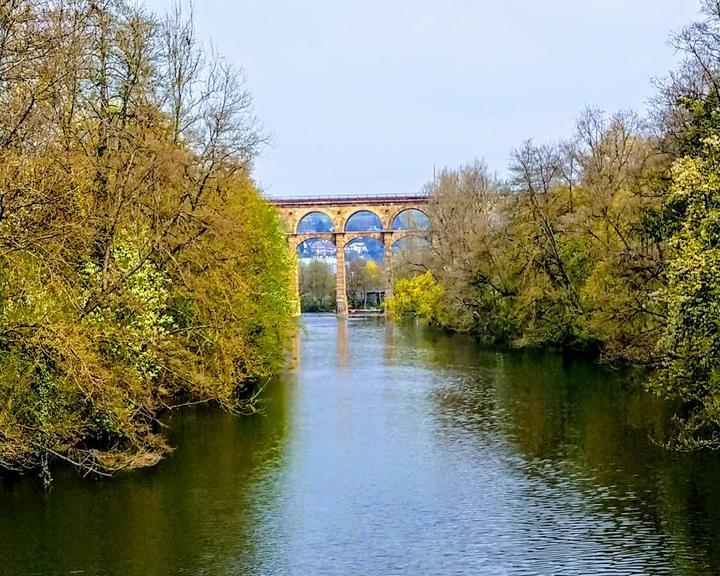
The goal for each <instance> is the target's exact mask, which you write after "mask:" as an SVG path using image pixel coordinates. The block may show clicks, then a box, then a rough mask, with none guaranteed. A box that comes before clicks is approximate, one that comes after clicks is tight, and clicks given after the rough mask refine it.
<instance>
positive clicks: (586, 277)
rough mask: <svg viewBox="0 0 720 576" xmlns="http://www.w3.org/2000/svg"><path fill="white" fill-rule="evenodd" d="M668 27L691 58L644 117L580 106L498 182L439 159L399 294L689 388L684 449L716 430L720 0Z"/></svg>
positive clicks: (675, 390)
mask: <svg viewBox="0 0 720 576" xmlns="http://www.w3.org/2000/svg"><path fill="white" fill-rule="evenodd" d="M702 14H703V19H702V21H700V22H697V23H695V24H693V25H691V26H688V27H687V28H685V29H683V30H682V31H681V32H680V33H679V34H677V35H676V36H675V37H674V38H673V41H674V45H675V47H676V48H677V49H678V50H679V51H680V52H681V53H682V54H684V56H685V58H684V60H683V62H682V64H681V66H680V67H679V69H678V70H676V71H674V72H673V73H671V74H670V75H669V76H668V77H667V78H666V79H665V80H663V81H661V82H659V84H660V89H659V94H658V96H657V98H656V100H655V102H654V105H653V107H652V110H651V112H650V113H649V114H648V116H647V117H641V116H639V115H638V114H635V113H633V112H620V113H617V114H614V115H610V116H608V115H606V114H603V113H602V112H600V111H598V110H593V109H590V110H586V111H585V112H583V113H582V114H581V115H580V117H579V119H578V121H577V126H576V131H575V134H574V136H573V137H572V138H571V139H570V140H568V141H564V142H561V143H559V144H552V145H538V144H535V143H533V142H532V141H528V142H526V143H524V144H523V145H522V146H521V147H519V148H518V149H516V150H515V151H514V152H513V154H512V158H511V161H510V177H509V178H508V180H507V181H504V182H499V181H496V180H495V179H493V178H492V177H491V176H490V175H489V173H488V171H487V170H486V168H485V166H484V165H483V164H481V163H475V164H471V165H468V166H465V167H462V168H460V169H457V170H445V171H443V172H442V173H441V174H440V175H439V176H438V177H437V178H436V179H435V180H434V181H433V182H431V183H429V184H428V185H427V191H428V192H429V194H430V196H431V202H430V207H429V216H430V219H431V223H432V234H431V242H430V247H429V248H428V249H427V250H426V251H425V252H424V253H423V255H422V257H423V259H422V266H423V268H424V269H425V270H427V272H425V273H424V274H420V275H415V276H411V277H408V278H403V279H399V280H398V281H397V283H396V285H395V298H394V299H393V301H392V302H391V303H390V304H389V308H390V311H391V312H392V313H393V314H395V315H396V316H404V315H417V316H420V317H422V318H424V319H425V320H427V321H430V322H434V323H436V324H439V325H442V326H445V327H448V328H450V329H453V330H459V331H466V332H472V333H475V334H478V335H479V336H481V337H482V338H485V339H487V340H490V341H495V342H505V343H511V344H513V345H516V346H521V347H555V348H560V349H568V350H579V351H586V352H592V353H597V354H599V355H601V356H602V358H603V359H605V360H606V361H609V362H615V363H618V362H632V363H637V364H643V365H647V366H649V367H651V368H653V376H652V377H651V379H650V382H649V384H648V386H649V387H650V388H651V389H652V390H654V391H656V392H657V393H658V394H661V395H663V396H665V397H669V398H675V399H680V400H682V403H683V406H684V409H683V412H682V414H680V415H679V425H678V431H677V435H676V436H675V437H674V438H673V439H672V443H673V444H674V445H675V446H676V447H679V448H696V447H703V446H717V445H718V444H719V442H720V4H718V3H717V2H715V1H711V0H705V1H704V3H703V12H702Z"/></svg>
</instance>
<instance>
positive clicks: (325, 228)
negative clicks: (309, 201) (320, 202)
mask: <svg viewBox="0 0 720 576" xmlns="http://www.w3.org/2000/svg"><path fill="white" fill-rule="evenodd" d="M295 232H296V233H297V234H312V233H332V232H335V222H333V219H332V218H331V217H330V216H329V215H328V214H326V213H325V212H323V211H321V210H309V211H307V212H305V213H303V214H301V215H300V217H299V219H298V222H297V226H296V227H295Z"/></svg>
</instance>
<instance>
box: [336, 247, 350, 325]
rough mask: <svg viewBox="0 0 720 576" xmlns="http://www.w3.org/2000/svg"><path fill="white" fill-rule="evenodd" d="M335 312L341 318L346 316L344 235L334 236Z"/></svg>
mask: <svg viewBox="0 0 720 576" xmlns="http://www.w3.org/2000/svg"><path fill="white" fill-rule="evenodd" d="M335 259H336V262H337V271H336V272H335V312H336V313H337V315H338V316H340V317H341V318H345V317H347V315H348V301H347V284H346V280H345V235H344V234H335Z"/></svg>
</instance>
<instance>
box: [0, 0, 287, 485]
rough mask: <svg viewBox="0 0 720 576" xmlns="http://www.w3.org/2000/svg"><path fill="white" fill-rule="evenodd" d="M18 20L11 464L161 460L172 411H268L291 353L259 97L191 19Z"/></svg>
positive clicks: (79, 10) (118, 2)
mask: <svg viewBox="0 0 720 576" xmlns="http://www.w3.org/2000/svg"><path fill="white" fill-rule="evenodd" d="M0 23H2V27H1V30H0V165H2V166H3V170H2V171H0V325H1V326H2V328H1V329H0V374H1V376H0V465H1V466H3V467H6V468H12V469H15V470H26V469H33V468H40V469H41V470H43V473H44V474H45V477H46V479H47V478H49V466H50V462H51V460H53V459H64V460H67V461H70V462H72V463H74V464H77V465H78V466H79V467H81V468H83V469H85V470H87V471H91V472H94V473H98V474H110V473H112V472H113V471H115V470H117V469H120V468H126V467H138V466H145V465H150V464H153V463H155V462H157V461H158V460H159V459H160V458H161V457H162V455H163V454H165V453H166V452H167V450H168V449H169V448H168V446H167V443H166V441H165V439H164V438H163V436H162V435H161V434H160V426H159V424H158V421H157V415H158V413H159V411H160V410H161V409H163V408H164V407H165V408H166V407H170V406H172V405H174V404H177V403H183V402H186V401H188V400H190V401H193V402H209V401H214V402H218V403H219V404H221V405H222V406H224V407H225V408H227V409H229V410H233V411H247V410H251V409H252V403H251V402H248V401H246V400H243V394H244V395H245V396H247V395H249V394H251V388H252V386H253V383H254V382H257V381H258V380H260V379H264V378H267V377H268V376H269V375H270V374H271V373H273V372H274V370H275V369H276V368H277V366H278V363H279V361H280V359H281V358H282V349H283V340H284V335H285V334H286V331H287V329H288V322H287V318H288V317H289V316H290V291H289V261H288V258H289V256H288V255H287V254H286V250H285V249H284V246H285V241H284V236H283V234H282V232H281V227H280V224H279V221H278V216H277V214H276V213H275V212H274V210H273V209H272V208H271V207H270V206H268V205H267V204H266V203H265V202H264V201H263V200H262V199H261V197H260V194H259V191H258V189H257V188H256V187H255V186H254V184H253V183H252V180H251V177H250V171H251V166H252V164H251V162H252V158H253V157H254V155H255V154H256V152H257V149H258V146H259V145H260V144H261V142H262V141H263V136H262V134H261V131H260V129H259V127H258V125H257V122H256V121H255V119H254V116H253V114H252V107H251V99H250V97H249V94H248V93H247V91H246V90H245V89H244V87H243V84H242V76H241V75H240V74H239V73H238V72H236V71H234V70H233V69H232V68H231V67H229V66H227V65H226V64H225V63H224V62H223V61H222V60H219V59H216V58H209V57H208V56H207V52H206V51H205V50H204V49H203V47H202V46H200V45H199V44H198V42H197V40H196V39H195V37H194V34H193V32H192V21H191V19H190V18H186V17H185V15H184V14H183V12H182V11H181V10H179V9H178V10H176V11H175V12H173V13H172V15H171V16H170V17H168V18H166V19H165V20H159V19H158V18H155V17H154V16H152V15H148V14H147V13H145V12H144V11H143V10H142V9H141V8H138V7H136V6H134V5H131V4H130V3H129V2H125V1H124V0H103V1H100V2H98V1H96V0H47V1H42V0H41V1H32V2H30V1H27V0H11V1H10V2H4V3H2V6H1V7H0Z"/></svg>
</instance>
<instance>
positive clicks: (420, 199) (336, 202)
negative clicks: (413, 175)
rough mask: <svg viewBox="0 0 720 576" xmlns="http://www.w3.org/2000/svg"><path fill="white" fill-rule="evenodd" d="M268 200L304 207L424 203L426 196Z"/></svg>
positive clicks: (272, 202)
mask: <svg viewBox="0 0 720 576" xmlns="http://www.w3.org/2000/svg"><path fill="white" fill-rule="evenodd" d="M267 200H268V202H270V203H271V204H274V205H275V206H282V207H288V208H289V207H304V206H352V205H354V204H362V205H364V206H367V205H373V204H378V205H381V204H386V205H387V204H425V203H427V201H428V196H427V195H425V194H404V195H400V194H376V195H372V194H369V195H365V196H315V197H302V196H298V197H293V198H268V199H267Z"/></svg>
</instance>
